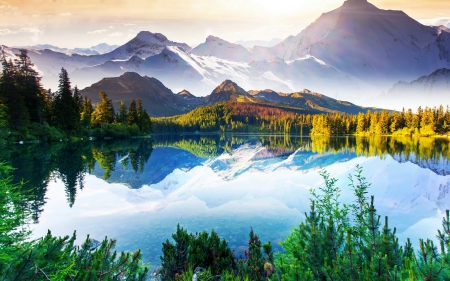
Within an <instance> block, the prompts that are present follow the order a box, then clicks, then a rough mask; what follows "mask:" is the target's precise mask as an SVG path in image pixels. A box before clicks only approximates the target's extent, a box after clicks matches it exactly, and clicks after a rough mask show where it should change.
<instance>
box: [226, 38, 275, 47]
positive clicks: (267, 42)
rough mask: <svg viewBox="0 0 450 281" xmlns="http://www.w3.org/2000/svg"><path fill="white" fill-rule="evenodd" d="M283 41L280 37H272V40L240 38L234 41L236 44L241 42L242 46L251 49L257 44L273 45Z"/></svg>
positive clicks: (262, 45) (263, 45)
mask: <svg viewBox="0 0 450 281" xmlns="http://www.w3.org/2000/svg"><path fill="white" fill-rule="evenodd" d="M281 41H283V40H282V39H280V38H272V39H270V40H239V41H236V42H234V43H235V44H239V45H241V46H244V47H245V48H248V49H251V48H254V47H255V46H261V47H273V46H275V45H276V44H278V43H280V42H281Z"/></svg>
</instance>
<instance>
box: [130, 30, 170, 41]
mask: <svg viewBox="0 0 450 281" xmlns="http://www.w3.org/2000/svg"><path fill="white" fill-rule="evenodd" d="M136 38H139V39H141V40H144V41H148V40H151V39H156V40H158V41H160V42H166V41H167V40H168V39H167V37H166V36H164V35H163V34H161V33H152V32H150V31H141V32H139V33H138V34H137V35H136Z"/></svg>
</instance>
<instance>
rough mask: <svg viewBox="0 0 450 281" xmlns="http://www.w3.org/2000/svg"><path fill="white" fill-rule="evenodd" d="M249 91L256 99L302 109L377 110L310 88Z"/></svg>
mask: <svg viewBox="0 0 450 281" xmlns="http://www.w3.org/2000/svg"><path fill="white" fill-rule="evenodd" d="M249 93H250V94H251V95H252V96H253V97H256V98H258V99H261V100H264V101H267V102H272V103H277V104H284V105H289V106H292V107H299V108H304V109H308V108H309V109H314V110H318V111H321V112H330V113H331V112H336V111H338V112H346V113H351V114H358V113H359V112H367V110H368V109H370V110H372V111H373V110H378V109H375V108H365V107H361V106H357V105H354V104H353V103H350V102H346V101H340V100H336V99H332V98H330V97H327V96H324V95H322V94H319V93H316V92H311V91H310V90H307V89H304V90H302V91H300V92H295V93H290V94H287V93H277V92H275V91H272V90H269V89H268V90H263V91H249Z"/></svg>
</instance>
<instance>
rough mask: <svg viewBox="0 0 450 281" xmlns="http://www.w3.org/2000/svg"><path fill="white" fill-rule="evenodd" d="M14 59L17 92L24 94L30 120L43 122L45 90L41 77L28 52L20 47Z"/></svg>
mask: <svg viewBox="0 0 450 281" xmlns="http://www.w3.org/2000/svg"><path fill="white" fill-rule="evenodd" d="M19 52H20V53H19V54H16V56H17V59H15V60H14V62H15V68H16V85H17V93H16V94H18V95H20V96H22V98H23V101H24V104H25V107H26V108H27V112H28V114H29V118H30V119H29V121H30V122H32V123H43V122H44V115H43V109H44V106H45V92H44V90H43V88H42V86H41V82H40V80H41V78H40V77H38V73H37V72H36V71H35V70H34V69H33V66H34V64H33V63H32V62H31V60H30V57H29V56H28V52H27V50H25V49H20V50H19Z"/></svg>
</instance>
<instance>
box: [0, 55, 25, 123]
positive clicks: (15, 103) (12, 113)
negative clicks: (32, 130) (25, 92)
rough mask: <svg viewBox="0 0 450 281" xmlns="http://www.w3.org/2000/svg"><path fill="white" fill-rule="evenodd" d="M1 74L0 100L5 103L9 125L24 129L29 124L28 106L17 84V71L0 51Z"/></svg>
mask: <svg viewBox="0 0 450 281" xmlns="http://www.w3.org/2000/svg"><path fill="white" fill-rule="evenodd" d="M2 67H3V70H2V75H1V76H0V100H1V101H3V103H4V104H5V105H6V108H7V116H8V123H9V127H10V128H11V129H14V130H18V131H21V130H24V129H25V128H26V127H27V126H28V124H29V113H28V108H27V107H26V105H25V100H24V97H23V96H22V95H21V94H20V92H19V89H18V85H17V71H16V68H15V66H14V64H13V62H12V61H11V60H9V61H8V60H7V59H6V56H5V54H4V53H3V51H2Z"/></svg>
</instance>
